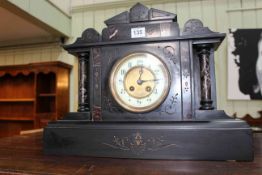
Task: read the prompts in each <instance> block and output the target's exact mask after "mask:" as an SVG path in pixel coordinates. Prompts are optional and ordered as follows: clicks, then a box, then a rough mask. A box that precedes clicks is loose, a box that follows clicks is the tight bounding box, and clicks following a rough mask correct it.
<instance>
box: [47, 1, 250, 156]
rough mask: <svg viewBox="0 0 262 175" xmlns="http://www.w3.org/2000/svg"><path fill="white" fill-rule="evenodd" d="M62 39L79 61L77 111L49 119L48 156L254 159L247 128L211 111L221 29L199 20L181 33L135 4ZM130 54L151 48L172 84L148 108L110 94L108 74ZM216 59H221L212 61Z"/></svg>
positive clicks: (164, 16) (170, 20)
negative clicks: (99, 26) (129, 106)
mask: <svg viewBox="0 0 262 175" xmlns="http://www.w3.org/2000/svg"><path fill="white" fill-rule="evenodd" d="M105 24H106V25H107V27H106V28H105V29H104V30H103V31H102V36H101V35H100V34H99V33H98V32H97V31H95V29H86V30H85V31H84V32H83V34H82V37H81V38H78V39H77V40H76V42H75V43H73V44H70V45H65V46H64V48H65V49H66V50H68V52H69V53H71V54H73V55H75V56H77V57H78V60H79V94H78V96H79V102H78V103H79V104H78V111H77V112H72V113H69V114H68V115H67V116H65V118H64V119H63V120H59V121H56V122H52V123H49V124H48V126H47V127H46V128H45V130H44V151H45V153H47V154H61V155H87V156H99V157H119V158H143V159H189V160H252V159H253V150H252V131H251V129H250V127H249V126H248V125H247V124H246V123H245V122H244V121H241V120H235V119H231V118H230V117H228V116H227V115H226V114H225V113H224V112H223V111H220V110H217V109H216V89H215V69H214V51H215V50H216V49H217V48H218V46H219V44H220V43H221V42H222V40H223V39H224V37H225V34H222V33H217V32H212V31H211V30H209V29H208V28H207V27H204V26H203V24H202V22H201V21H200V20H197V19H190V20H188V21H187V22H186V24H185V25H184V28H183V30H181V31H180V29H179V25H178V23H177V16H176V15H175V14H173V13H169V12H164V11H161V10H157V9H153V8H151V9H148V8H147V7H146V6H144V5H142V4H140V3H137V4H136V5H134V6H133V7H132V8H131V9H130V12H127V11H126V12H122V13H120V14H119V15H116V16H114V17H112V18H110V19H108V20H106V21H105ZM132 53H150V54H153V55H155V56H157V57H158V58H159V59H160V60H161V61H162V62H163V63H164V64H165V65H166V66H167V68H168V71H169V73H170V79H171V84H170V88H169V92H168V95H167V97H166V98H165V99H164V101H163V102H162V103H161V104H160V105H159V106H158V107H156V108H155V109H154V110H151V111H149V112H143V113H135V112H129V111H127V110H125V109H123V108H122V107H121V106H120V105H118V103H117V102H116V101H115V100H114V98H113V96H112V94H111V92H110V89H109V75H110V73H111V70H112V67H113V66H114V64H115V63H116V62H117V61H118V60H120V59H122V58H124V57H125V56H127V55H129V54H132ZM218 61H219V60H218Z"/></svg>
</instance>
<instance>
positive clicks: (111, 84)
mask: <svg viewBox="0 0 262 175" xmlns="http://www.w3.org/2000/svg"><path fill="white" fill-rule="evenodd" d="M145 54H146V55H151V56H153V57H155V58H156V59H157V60H159V62H160V63H162V65H163V67H162V66H161V67H162V70H163V72H164V75H167V83H166V84H165V87H164V90H163V93H162V95H161V96H160V97H159V99H158V100H157V101H156V102H154V103H153V104H151V105H149V106H146V107H134V106H132V105H129V104H126V103H125V102H124V101H123V100H121V97H120V96H119V95H118V93H116V90H115V89H116V88H115V85H116V83H115V74H116V72H118V70H119V68H120V67H119V66H120V65H122V64H123V63H125V62H126V61H127V60H129V59H131V58H133V57H137V56H139V55H145ZM170 84H171V78H170V72H169V71H168V68H167V66H166V64H165V63H164V62H163V61H162V60H161V59H160V58H159V57H158V56H156V55H154V54H152V53H149V52H135V53H132V54H129V55H127V56H125V57H123V58H122V59H120V60H118V61H117V62H116V63H115V64H114V66H113V68H112V70H111V72H110V77H109V89H110V91H111V94H112V96H113V98H114V99H115V100H116V102H117V103H118V104H119V105H120V106H121V107H123V108H124V109H126V110H128V111H130V112H135V113H139V112H149V111H151V110H153V109H155V108H157V107H158V106H159V105H160V104H161V103H162V102H163V101H164V100H165V98H166V96H167V95H168V93H169V89H170Z"/></svg>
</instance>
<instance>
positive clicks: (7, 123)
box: [0, 61, 71, 137]
mask: <svg viewBox="0 0 262 175" xmlns="http://www.w3.org/2000/svg"><path fill="white" fill-rule="evenodd" d="M70 69H71V66H70V65H68V64H65V63H62V62H59V61H54V62H43V63H32V64H24V65H14V66H0V82H1V84H0V137H4V136H12V135H17V134H19V133H20V131H23V130H28V129H35V128H41V127H43V126H45V125H46V124H47V122H48V121H50V120H57V119H60V118H61V117H62V116H64V115H65V114H66V113H67V112H68V111H69V72H70Z"/></svg>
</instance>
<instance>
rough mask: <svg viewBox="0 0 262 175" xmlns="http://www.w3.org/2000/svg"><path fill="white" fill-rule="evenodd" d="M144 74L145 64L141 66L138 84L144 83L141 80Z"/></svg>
mask: <svg viewBox="0 0 262 175" xmlns="http://www.w3.org/2000/svg"><path fill="white" fill-rule="evenodd" d="M142 74H143V66H141V67H140V70H139V77H138V80H137V81H136V82H137V84H138V85H141V84H142V83H143V80H141V76H142Z"/></svg>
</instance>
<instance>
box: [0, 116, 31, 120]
mask: <svg viewBox="0 0 262 175" xmlns="http://www.w3.org/2000/svg"><path fill="white" fill-rule="evenodd" d="M3 120H4V121H34V117H24V116H22V117H6V116H5V117H1V116H0V121H3Z"/></svg>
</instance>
